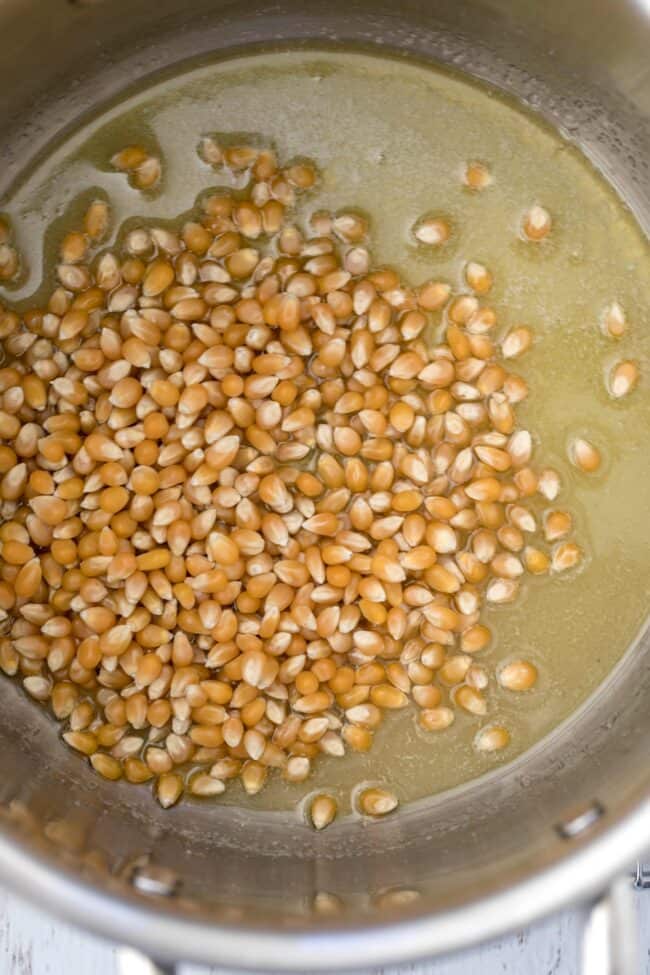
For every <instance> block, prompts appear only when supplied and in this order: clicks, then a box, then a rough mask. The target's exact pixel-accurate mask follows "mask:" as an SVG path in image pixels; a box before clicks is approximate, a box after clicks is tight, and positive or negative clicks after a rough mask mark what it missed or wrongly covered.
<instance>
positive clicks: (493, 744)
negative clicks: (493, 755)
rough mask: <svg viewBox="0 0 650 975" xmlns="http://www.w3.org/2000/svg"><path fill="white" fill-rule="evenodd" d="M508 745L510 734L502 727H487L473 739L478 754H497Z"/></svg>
mask: <svg viewBox="0 0 650 975" xmlns="http://www.w3.org/2000/svg"><path fill="white" fill-rule="evenodd" d="M509 744H510V732H509V731H508V729H507V728H504V727H503V725H489V726H488V727H487V728H482V729H481V730H480V731H479V732H478V734H477V735H476V737H475V739H474V746H475V748H476V749H477V750H478V751H479V752H497V751H501V749H503V748H507V746H508V745H509Z"/></svg>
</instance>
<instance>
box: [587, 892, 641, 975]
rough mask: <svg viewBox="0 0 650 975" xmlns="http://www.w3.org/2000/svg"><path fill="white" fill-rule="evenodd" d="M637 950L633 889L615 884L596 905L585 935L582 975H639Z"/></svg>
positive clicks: (589, 917) (588, 920)
mask: <svg viewBox="0 0 650 975" xmlns="http://www.w3.org/2000/svg"><path fill="white" fill-rule="evenodd" d="M638 961H639V959H638V946H637V934H636V924H635V913H634V903H633V901H632V888H631V886H630V883H629V881H628V879H627V878H626V877H620V878H619V879H618V880H615V881H614V883H613V884H612V886H611V887H610V889H609V890H608V891H607V893H606V894H604V895H603V896H602V897H601V898H600V899H599V900H598V901H596V902H595V904H594V905H593V907H592V908H591V911H590V913H589V916H588V917H587V922H586V924H585V928H584V931H583V937H582V959H581V962H582V964H581V968H580V971H581V973H582V975H638V972H639V971H640V968H639V965H638Z"/></svg>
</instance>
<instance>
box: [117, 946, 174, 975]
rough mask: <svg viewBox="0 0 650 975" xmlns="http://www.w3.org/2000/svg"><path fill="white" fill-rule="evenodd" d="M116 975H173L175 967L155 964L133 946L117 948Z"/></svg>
mask: <svg viewBox="0 0 650 975" xmlns="http://www.w3.org/2000/svg"><path fill="white" fill-rule="evenodd" d="M115 960H116V963H117V975H173V972H174V971H175V968H168V967H167V966H162V967H161V966H160V965H157V964H156V963H155V962H153V961H151V959H150V958H147V957H146V956H145V955H142V954H141V953H140V952H139V951H136V950H135V949H134V948H118V949H117V952H116V959H115Z"/></svg>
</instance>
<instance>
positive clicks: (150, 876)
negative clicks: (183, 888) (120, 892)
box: [131, 863, 180, 897]
mask: <svg viewBox="0 0 650 975" xmlns="http://www.w3.org/2000/svg"><path fill="white" fill-rule="evenodd" d="M131 884H132V885H133V887H135V889H136V890H137V891H139V893H141V894H148V895H150V896H152V897H173V896H174V894H176V893H178V889H179V887H180V880H179V877H178V874H176V873H175V872H174V871H173V870H170V869H169V868H168V867H161V866H157V865H156V864H154V863H148V864H146V865H145V866H139V867H136V868H135V870H134V871H133V873H132V874H131Z"/></svg>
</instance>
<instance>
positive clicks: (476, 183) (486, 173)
mask: <svg viewBox="0 0 650 975" xmlns="http://www.w3.org/2000/svg"><path fill="white" fill-rule="evenodd" d="M491 182H492V175H491V173H490V170H489V169H488V167H487V166H486V164H485V163H483V162H479V161H476V160H474V161H472V162H468V163H467V165H466V166H465V168H464V170H463V183H464V184H465V186H466V187H467V188H468V189H470V190H477V191H480V190H484V189H485V188H486V187H487V186H489V185H490V183H491Z"/></svg>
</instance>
